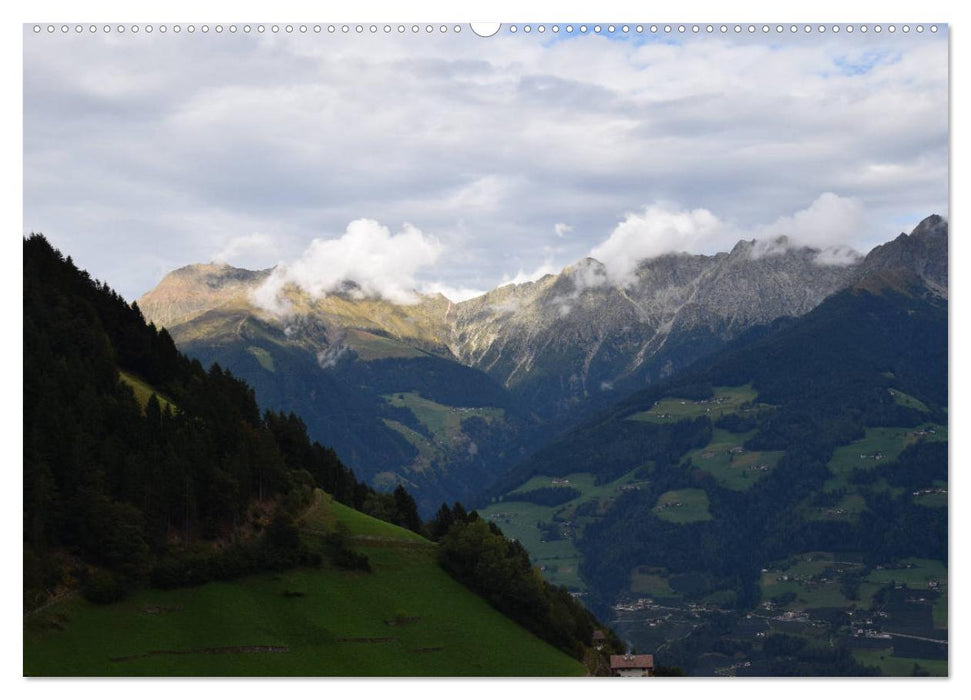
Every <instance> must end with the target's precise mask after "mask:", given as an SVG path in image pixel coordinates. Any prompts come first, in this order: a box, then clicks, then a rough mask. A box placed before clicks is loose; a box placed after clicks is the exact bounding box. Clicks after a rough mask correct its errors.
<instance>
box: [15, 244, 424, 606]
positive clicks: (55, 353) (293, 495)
mask: <svg viewBox="0 0 971 700" xmlns="http://www.w3.org/2000/svg"><path fill="white" fill-rule="evenodd" d="M315 486H320V487H321V488H324V489H326V490H327V491H328V492H329V493H332V494H333V495H334V496H335V497H336V498H337V499H338V500H339V501H340V502H342V503H347V504H349V505H352V506H353V507H356V508H365V507H371V509H373V510H376V511H380V512H381V513H382V514H383V515H384V516H385V517H387V518H388V519H391V520H397V521H399V522H401V523H402V524H411V525H412V526H413V527H420V521H419V520H418V518H417V513H416V511H415V506H414V501H412V500H411V499H410V497H407V494H403V495H404V497H399V498H398V499H397V501H395V499H394V497H393V496H392V495H391V494H387V495H379V494H376V493H375V492H374V491H373V490H372V489H371V488H370V487H368V486H366V485H364V484H363V483H360V482H358V481H357V480H356V478H355V477H354V474H353V473H352V472H351V471H350V470H348V469H347V468H345V467H344V465H343V464H342V463H341V462H340V460H339V459H338V458H337V456H336V455H335V454H334V452H333V451H332V450H330V449H327V448H325V447H322V446H321V445H320V444H318V443H312V442H311V441H310V440H309V439H308V437H307V431H306V427H305V426H304V424H303V422H302V421H301V420H300V419H299V418H298V417H296V416H294V415H293V414H289V415H283V414H277V413H273V412H267V413H265V414H264V415H262V416H261V415H260V413H259V410H258V408H257V403H256V399H255V397H254V394H253V391H252V389H250V388H249V387H248V386H247V385H246V384H245V383H243V382H242V381H240V380H238V379H236V378H235V377H233V376H232V375H231V374H229V373H228V372H225V371H223V370H222V369H221V368H220V367H219V366H218V365H213V366H212V367H211V368H210V369H209V370H208V371H207V370H205V369H203V367H202V365H201V364H200V363H199V362H198V361H195V360H189V359H188V358H186V357H185V356H184V355H182V354H181V353H179V352H178V351H177V350H176V348H175V345H174V344H173V342H172V340H171V338H170V337H169V335H168V333H167V332H166V331H165V330H157V329H156V328H155V327H154V326H153V325H150V324H146V323H145V322H144V319H143V318H142V316H141V313H140V312H139V310H138V306H137V305H136V304H132V305H129V304H128V303H126V302H125V301H124V300H123V299H122V298H121V297H119V296H118V295H117V294H115V293H114V292H113V291H112V290H111V289H110V288H109V287H108V286H107V284H105V283H100V282H97V281H95V280H92V279H91V278H90V277H89V276H88V274H87V273H86V272H84V271H81V270H79V269H78V268H77V267H76V266H75V265H74V264H73V262H72V261H71V259H70V258H67V259H64V258H63V256H62V255H61V254H60V253H59V252H58V251H56V250H54V249H53V248H52V247H51V246H50V244H49V243H48V242H47V241H46V240H45V239H44V238H43V237H42V236H39V235H33V236H31V237H29V238H28V239H26V240H25V241H24V604H25V606H26V607H28V608H30V607H33V606H35V605H38V604H41V603H43V602H44V601H45V600H46V599H47V598H48V597H49V595H50V594H51V593H53V592H55V591H56V590H58V589H59V588H60V587H62V586H63V585H64V584H68V583H72V582H73V583H75V584H76V583H81V584H83V585H84V586H85V587H86V588H87V589H88V590H89V592H90V593H91V595H94V596H97V597H109V598H110V597H119V596H121V595H123V594H124V592H125V590H127V589H128V588H129V587H130V586H132V585H135V584H136V583H137V582H139V581H144V580H147V579H151V578H153V577H155V578H157V577H158V576H160V575H162V572H164V571H169V573H171V571H170V570H171V568H172V558H173V557H182V556H185V555H186V553H187V552H188V551H189V550H192V549H193V548H194V545H196V544H198V543H199V542H207V543H210V544H209V545H208V547H203V550H205V551H209V552H210V553H212V552H224V551H228V550H229V549H231V547H230V545H232V544H234V543H237V542H239V541H242V540H247V539H253V537H254V536H255V535H256V534H258V533H259V532H260V531H261V530H262V529H263V528H265V527H266V526H268V525H270V524H271V521H273V522H277V523H283V524H285V521H286V518H287V517H288V514H292V513H293V512H294V511H296V510H297V509H299V508H300V507H301V505H303V504H306V503H307V502H308V499H309V498H310V494H311V493H312V490H313V488H314V487H315ZM402 493H403V492H402ZM366 504H367V505H366ZM237 554H238V559H239V560H240V561H238V562H235V563H233V564H232V565H230V563H229V562H228V560H226V559H225V558H224V560H223V562H222V566H223V567H224V568H226V567H228V568H229V569H233V568H234V567H236V568H239V569H240V570H249V569H251V568H254V567H255V568H260V567H264V568H265V567H270V568H272V567H273V566H278V565H287V564H290V563H293V562H294V561H301V560H302V559H301V556H302V555H293V556H290V555H291V554H293V553H292V552H291V553H290V554H288V555H286V556H284V555H283V554H280V552H274V553H267V552H260V553H257V554H254V553H252V552H247V553H245V554H244V553H242V551H240V552H237ZM277 555H280V556H279V557H277ZM277 559H279V560H277ZM89 564H90V565H94V566H95V567H96V568H94V569H91V568H89V566H88V565H89ZM237 564H238V566H237ZM166 567H167V568H166ZM197 568H198V567H197Z"/></svg>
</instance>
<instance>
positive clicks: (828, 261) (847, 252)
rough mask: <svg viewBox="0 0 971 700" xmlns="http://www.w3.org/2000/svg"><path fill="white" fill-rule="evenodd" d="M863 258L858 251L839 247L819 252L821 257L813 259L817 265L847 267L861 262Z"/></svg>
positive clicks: (842, 246)
mask: <svg viewBox="0 0 971 700" xmlns="http://www.w3.org/2000/svg"><path fill="white" fill-rule="evenodd" d="M862 257H863V256H862V255H861V254H860V253H859V252H858V251H856V250H853V249H852V248H850V247H849V246H845V245H838V246H832V247H830V248H824V249H823V250H821V251H819V255H817V256H816V257H815V258H814V259H813V262H814V263H816V264H817V265H836V266H837V267H845V266H846V265H852V264H853V263H856V262H859V261H860V259H861V258H862Z"/></svg>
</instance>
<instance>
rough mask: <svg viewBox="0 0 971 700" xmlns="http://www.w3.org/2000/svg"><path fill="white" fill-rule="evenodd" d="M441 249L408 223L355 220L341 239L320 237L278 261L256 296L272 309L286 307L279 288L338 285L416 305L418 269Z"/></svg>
mask: <svg viewBox="0 0 971 700" xmlns="http://www.w3.org/2000/svg"><path fill="white" fill-rule="evenodd" d="M441 252H442V244H441V243H440V242H439V241H438V239H437V238H434V237H431V236H426V235H425V234H424V233H422V232H421V231H420V230H418V229H417V228H415V227H414V226H412V225H410V224H404V226H403V227H402V230H401V231H400V232H399V233H396V234H392V233H391V231H390V230H389V229H388V227H386V226H382V225H381V224H380V223H378V222H377V221H373V220H371V219H356V220H354V221H352V222H351V223H350V224H348V225H347V230H346V231H345V233H344V235H343V236H341V237H340V238H331V239H322V238H316V239H314V240H313V241H312V242H311V243H310V245H309V246H308V247H307V249H306V250H305V251H304V252H303V255H301V256H300V258H298V259H297V260H295V261H293V262H291V263H280V264H279V265H277V266H276V267H275V268H274V270H273V272H272V273H271V274H270V276H269V278H268V279H267V280H266V281H265V282H264V283H263V284H262V285H261V286H260V287H259V288H257V289H256V290H255V291H254V292H253V295H252V299H253V301H254V303H256V304H258V305H259V306H261V307H263V308H265V309H267V310H268V311H273V312H275V313H282V312H285V310H286V308H287V305H286V302H285V300H283V299H281V292H282V291H283V289H284V288H285V287H286V285H288V284H293V285H296V286H297V287H299V288H300V289H302V290H304V291H305V292H307V293H308V294H310V295H311V296H312V297H322V296H325V295H327V294H329V293H331V292H335V291H339V290H340V291H350V293H352V294H354V295H357V296H360V297H381V298H383V299H386V300H388V301H391V302H394V303H397V304H413V303H415V302H417V301H418V296H417V294H415V289H416V287H417V286H418V283H417V282H416V279H415V275H416V273H417V272H418V271H419V270H421V269H422V268H424V267H427V266H429V265H432V264H434V263H435V261H436V260H438V258H439V256H440V254H441ZM351 283H352V284H351Z"/></svg>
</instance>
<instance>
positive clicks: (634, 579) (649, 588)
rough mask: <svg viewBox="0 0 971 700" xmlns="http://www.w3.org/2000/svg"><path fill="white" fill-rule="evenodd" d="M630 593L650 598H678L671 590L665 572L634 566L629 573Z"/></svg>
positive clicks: (652, 567)
mask: <svg viewBox="0 0 971 700" xmlns="http://www.w3.org/2000/svg"><path fill="white" fill-rule="evenodd" d="M630 592H631V593H637V594H639V595H645V596H650V597H651V598H680V597H681V594H680V593H678V592H677V591H675V590H674V589H673V588H671V583H670V582H669V581H668V578H667V570H666V569H663V568H658V567H655V566H635V567H634V568H633V569H632V570H631V572H630Z"/></svg>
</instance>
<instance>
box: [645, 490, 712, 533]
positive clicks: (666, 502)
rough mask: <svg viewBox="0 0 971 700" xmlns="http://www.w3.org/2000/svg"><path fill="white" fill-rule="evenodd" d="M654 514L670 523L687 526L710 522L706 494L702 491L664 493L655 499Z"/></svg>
mask: <svg viewBox="0 0 971 700" xmlns="http://www.w3.org/2000/svg"><path fill="white" fill-rule="evenodd" d="M654 514H655V515H656V516H657V517H659V518H661V520H667V521H668V522H670V523H678V524H682V525H684V524H687V523H697V522H701V521H703V520H711V519H712V518H711V513H710V512H708V494H707V493H705V492H704V491H703V490H702V489H679V490H677V491H666V492H664V493H662V494H661V495H660V496H659V497H658V499H657V505H655V506H654Z"/></svg>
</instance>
